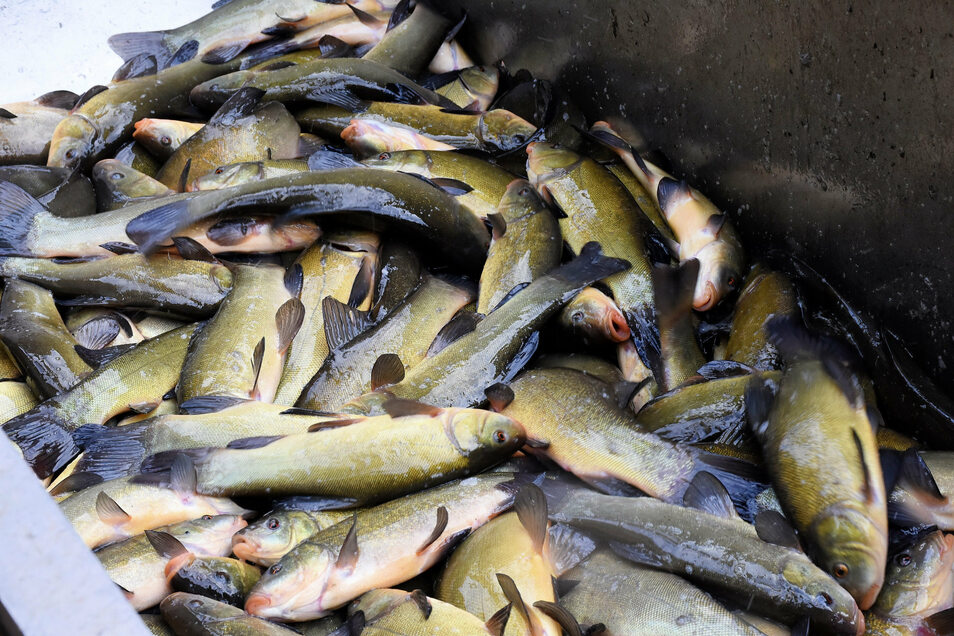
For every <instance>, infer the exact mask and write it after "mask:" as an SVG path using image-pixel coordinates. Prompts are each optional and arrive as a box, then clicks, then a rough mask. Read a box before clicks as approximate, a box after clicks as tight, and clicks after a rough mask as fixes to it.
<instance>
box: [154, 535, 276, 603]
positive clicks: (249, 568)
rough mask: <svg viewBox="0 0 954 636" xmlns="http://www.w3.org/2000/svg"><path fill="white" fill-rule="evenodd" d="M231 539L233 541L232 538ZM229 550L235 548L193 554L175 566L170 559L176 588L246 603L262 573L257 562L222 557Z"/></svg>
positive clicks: (167, 570)
mask: <svg viewBox="0 0 954 636" xmlns="http://www.w3.org/2000/svg"><path fill="white" fill-rule="evenodd" d="M233 536H234V533H233ZM229 540H230V543H231V537H230V538H229ZM229 549H231V547H230V548H226V549H225V550H222V551H221V553H220V555H217V556H197V555H195V554H192V555H190V556H187V557H186V558H184V559H183V560H182V561H180V562H177V563H175V565H174V566H173V564H172V563H171V562H170V564H169V565H170V567H167V568H166V575H167V576H168V577H171V579H172V580H171V581H170V583H171V584H172V589H174V590H175V591H177V592H188V593H190V594H201V595H203V596H206V597H208V598H211V599H214V600H216V601H222V602H224V603H228V604H229V605H237V606H238V605H242V604H243V603H244V602H245V597H246V596H247V595H248V593H249V590H251V589H252V586H253V585H255V584H256V583H257V582H258V579H259V578H260V577H261V575H262V572H261V570H259V569H258V568H257V567H255V566H254V565H248V564H247V563H244V562H243V561H239V560H237V559H230V558H228V557H225V556H222V555H224V554H227V553H228V551H229Z"/></svg>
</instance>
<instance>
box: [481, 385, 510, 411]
mask: <svg viewBox="0 0 954 636" xmlns="http://www.w3.org/2000/svg"><path fill="white" fill-rule="evenodd" d="M484 395H485V396H487V401H488V402H490V408H491V410H493V411H496V412H498V413H499V412H501V411H502V410H504V409H505V408H507V407H508V406H510V403H511V402H513V398H514V395H513V389H511V388H510V386H509V385H506V384H504V383H503V382H497V383H495V384H491V385H490V386H488V387H487V388H486V389H484Z"/></svg>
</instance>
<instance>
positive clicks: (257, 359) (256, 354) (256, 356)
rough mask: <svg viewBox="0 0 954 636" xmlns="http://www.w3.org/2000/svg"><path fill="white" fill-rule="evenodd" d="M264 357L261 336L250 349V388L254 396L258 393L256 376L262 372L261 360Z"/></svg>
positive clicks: (263, 345)
mask: <svg viewBox="0 0 954 636" xmlns="http://www.w3.org/2000/svg"><path fill="white" fill-rule="evenodd" d="M264 359H265V336H262V339H261V340H259V341H258V344H257V345H255V350H254V351H252V359H251V363H252V390H251V396H252V397H255V396H256V395H258V376H259V374H261V372H262V361H264Z"/></svg>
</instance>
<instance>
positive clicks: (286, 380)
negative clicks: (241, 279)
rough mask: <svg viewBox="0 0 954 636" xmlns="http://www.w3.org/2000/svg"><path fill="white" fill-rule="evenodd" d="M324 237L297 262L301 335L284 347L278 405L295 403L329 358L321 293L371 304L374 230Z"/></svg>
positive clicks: (364, 306) (360, 306) (358, 305)
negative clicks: (285, 349)
mask: <svg viewBox="0 0 954 636" xmlns="http://www.w3.org/2000/svg"><path fill="white" fill-rule="evenodd" d="M325 241H326V242H322V243H315V244H314V245H312V246H311V247H310V248H308V249H307V250H305V251H304V252H302V254H301V256H299V257H298V259H297V260H296V261H295V262H296V264H297V265H299V266H301V268H302V274H303V284H302V290H301V294H300V298H301V301H302V305H303V307H304V318H303V321H302V326H301V329H300V330H299V335H298V336H296V338H295V339H294V340H292V343H291V345H290V346H289V348H288V354H287V355H286V356H285V363H284V367H283V370H282V374H281V380H280V382H279V384H278V388H277V391H276V393H275V401H276V402H279V403H281V404H289V405H291V404H295V403H296V402H297V400H298V399H299V396H301V394H302V391H303V390H304V389H305V387H306V386H307V385H308V384H309V382H310V381H311V378H312V377H313V376H314V375H315V374H316V373H318V371H319V370H320V369H321V368H322V366H323V365H324V363H325V361H326V359H327V357H328V353H329V348H328V345H327V338H326V335H327V332H326V325H325V322H324V311H323V304H324V300H325V298H334V299H335V300H337V301H339V302H342V303H349V304H348V306H349V307H351V308H353V309H355V310H357V311H367V310H368V309H370V307H371V300H372V299H371V296H372V294H373V293H374V273H375V270H376V269H377V252H378V245H379V239H378V237H377V235H375V234H371V233H369V232H352V233H339V234H335V235H330V236H328V237H326V239H325ZM322 408H325V407H322ZM326 410H327V409H326Z"/></svg>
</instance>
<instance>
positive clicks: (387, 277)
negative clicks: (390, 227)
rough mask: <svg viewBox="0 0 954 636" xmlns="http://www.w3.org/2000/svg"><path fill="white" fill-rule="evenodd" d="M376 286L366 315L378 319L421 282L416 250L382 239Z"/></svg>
mask: <svg viewBox="0 0 954 636" xmlns="http://www.w3.org/2000/svg"><path fill="white" fill-rule="evenodd" d="M378 265H379V270H378V275H377V289H376V290H375V292H374V303H373V305H372V306H371V313H370V317H371V319H372V320H375V321H377V320H380V319H381V318H383V317H385V316H387V315H388V314H389V313H391V311H392V310H393V309H394V308H395V307H397V306H398V305H399V304H400V303H402V302H404V299H405V298H407V297H408V295H409V294H410V293H411V292H412V291H414V290H415V289H416V288H417V286H418V285H419V284H420V282H421V259H420V258H419V257H418V255H417V251H416V250H413V249H411V247H410V246H409V245H407V244H406V243H402V242H401V241H397V240H394V239H388V240H385V241H384V248H383V249H382V250H381V255H380V256H379V257H378Z"/></svg>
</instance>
